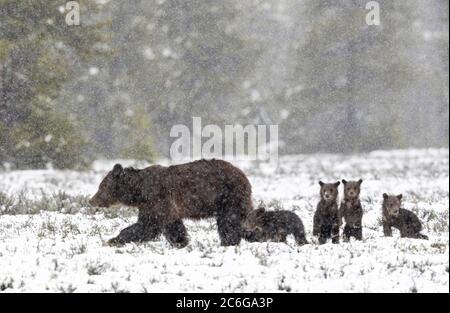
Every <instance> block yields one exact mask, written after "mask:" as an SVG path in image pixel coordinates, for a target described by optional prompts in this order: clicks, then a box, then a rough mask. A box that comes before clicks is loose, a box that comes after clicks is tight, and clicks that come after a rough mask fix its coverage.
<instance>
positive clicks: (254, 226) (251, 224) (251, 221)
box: [242, 207, 266, 232]
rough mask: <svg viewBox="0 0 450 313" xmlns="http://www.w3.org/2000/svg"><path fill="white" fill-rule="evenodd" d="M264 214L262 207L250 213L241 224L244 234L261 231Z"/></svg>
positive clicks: (264, 210)
mask: <svg viewBox="0 0 450 313" xmlns="http://www.w3.org/2000/svg"><path fill="white" fill-rule="evenodd" d="M265 213H266V209H265V208H263V207H259V208H258V209H256V210H253V211H251V212H250V213H249V214H248V215H247V218H246V219H245V221H244V223H243V224H242V228H243V229H244V232H254V231H257V230H262V219H263V217H264V214H265Z"/></svg>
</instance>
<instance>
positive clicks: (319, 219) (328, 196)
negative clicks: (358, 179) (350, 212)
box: [313, 181, 340, 244]
mask: <svg viewBox="0 0 450 313" xmlns="http://www.w3.org/2000/svg"><path fill="white" fill-rule="evenodd" d="M319 185H320V201H319V203H318V204H317V209H316V212H315V213H314V224H313V235H314V236H318V237H319V243H320V244H324V243H325V242H326V241H327V239H329V238H331V241H332V242H333V243H339V226H340V218H339V211H338V204H337V197H338V187H339V185H340V182H336V183H331V184H325V183H324V182H322V181H320V182H319Z"/></svg>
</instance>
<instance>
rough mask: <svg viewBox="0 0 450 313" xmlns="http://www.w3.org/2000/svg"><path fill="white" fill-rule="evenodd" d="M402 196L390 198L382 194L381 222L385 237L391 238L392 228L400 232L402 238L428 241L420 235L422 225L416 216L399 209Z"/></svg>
mask: <svg viewBox="0 0 450 313" xmlns="http://www.w3.org/2000/svg"><path fill="white" fill-rule="evenodd" d="M402 198H403V195H401V194H400V195H398V196H390V195H388V194H386V193H384V194H383V207H382V222H383V232H384V235H385V236H387V237H391V236H392V227H395V228H397V229H398V230H400V236H401V237H402V238H416V239H428V237H427V236H425V235H422V234H421V233H420V231H421V230H422V223H421V222H420V220H419V218H418V217H417V215H416V214H414V213H413V212H411V211H408V210H406V209H403V208H401V205H402Z"/></svg>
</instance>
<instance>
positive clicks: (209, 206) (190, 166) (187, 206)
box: [90, 159, 253, 248]
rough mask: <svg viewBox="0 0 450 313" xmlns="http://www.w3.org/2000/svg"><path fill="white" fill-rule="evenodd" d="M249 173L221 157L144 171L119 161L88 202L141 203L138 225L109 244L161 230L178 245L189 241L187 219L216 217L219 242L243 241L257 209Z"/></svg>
mask: <svg viewBox="0 0 450 313" xmlns="http://www.w3.org/2000/svg"><path fill="white" fill-rule="evenodd" d="M251 193H252V191H251V185H250V182H249V181H248V179H247V177H246V176H245V174H244V173H243V172H242V171H241V170H240V169H238V168H236V167H235V166H233V165H232V164H230V163H228V162H225V161H222V160H214V159H213V160H200V161H194V162H190V163H186V164H181V165H173V166H169V167H164V166H160V165H153V166H150V167H147V168H145V169H142V170H138V169H134V168H123V167H122V166H121V165H120V164H116V165H115V166H114V168H113V170H112V171H110V172H109V173H108V175H107V176H106V177H105V178H104V179H103V181H102V182H101V184H100V187H99V190H98V192H97V193H96V194H95V195H94V196H93V197H92V199H91V200H90V204H91V205H92V206H98V207H110V206H112V205H115V204H122V205H125V206H132V207H137V208H138V209H139V214H138V221H137V223H135V224H133V225H131V226H129V227H127V228H125V229H123V230H122V231H121V232H120V234H119V235H118V236H117V237H115V238H113V239H111V240H110V241H109V243H110V244H124V243H127V242H143V241H149V240H154V239H156V238H157V237H158V236H159V235H160V234H161V233H162V234H164V236H165V237H166V238H167V239H168V241H169V242H170V243H171V244H172V245H174V246H177V247H180V248H181V247H184V246H186V245H187V244H188V236H187V231H186V228H185V226H184V224H183V219H184V218H191V219H202V218H208V217H215V218H216V219H217V226H218V231H219V235H220V239H221V244H222V245H224V246H229V245H237V244H239V242H240V240H241V237H242V226H241V223H242V222H243V221H244V220H245V218H246V216H247V214H248V212H250V211H251V210H252V209H253V206H252V199H251Z"/></svg>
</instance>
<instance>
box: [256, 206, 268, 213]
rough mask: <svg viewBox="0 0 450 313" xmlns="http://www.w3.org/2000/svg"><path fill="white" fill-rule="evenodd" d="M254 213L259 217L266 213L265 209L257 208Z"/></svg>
mask: <svg viewBox="0 0 450 313" xmlns="http://www.w3.org/2000/svg"><path fill="white" fill-rule="evenodd" d="M256 211H257V212H256V214H257V215H261V214H263V213H265V212H266V209H265V208H264V207H259V208H258V209H257V210H256Z"/></svg>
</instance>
